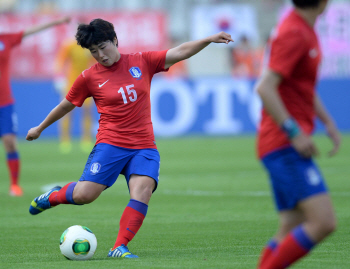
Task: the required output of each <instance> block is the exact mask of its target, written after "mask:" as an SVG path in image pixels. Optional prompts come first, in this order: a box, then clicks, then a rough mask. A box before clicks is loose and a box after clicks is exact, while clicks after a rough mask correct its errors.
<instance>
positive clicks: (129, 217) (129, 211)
mask: <svg viewBox="0 0 350 269" xmlns="http://www.w3.org/2000/svg"><path fill="white" fill-rule="evenodd" d="M147 209H148V205H146V204H144V203H142V202H140V201H137V200H134V199H130V201H129V203H128V205H127V206H126V208H125V210H124V212H123V215H122V217H121V218H120V225H119V232H118V237H117V240H116V241H115V244H114V246H113V248H112V249H115V248H116V247H119V246H120V245H125V246H126V245H127V244H128V243H129V242H130V241H131V240H132V239H133V238H134V236H135V235H136V233H137V231H138V230H139V229H140V227H141V225H142V223H143V220H144V219H145V217H146V214H147Z"/></svg>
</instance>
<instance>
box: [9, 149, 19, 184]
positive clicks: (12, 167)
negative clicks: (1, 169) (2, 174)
mask: <svg viewBox="0 0 350 269" xmlns="http://www.w3.org/2000/svg"><path fill="white" fill-rule="evenodd" d="M7 166H8V169H9V172H10V180H11V185H18V176H19V168H20V160H19V155H18V152H11V153H7Z"/></svg>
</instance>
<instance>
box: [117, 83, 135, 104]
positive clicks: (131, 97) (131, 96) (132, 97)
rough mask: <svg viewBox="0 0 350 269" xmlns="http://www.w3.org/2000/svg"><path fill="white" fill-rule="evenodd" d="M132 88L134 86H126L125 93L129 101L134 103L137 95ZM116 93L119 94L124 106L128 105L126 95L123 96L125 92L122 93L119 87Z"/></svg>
mask: <svg viewBox="0 0 350 269" xmlns="http://www.w3.org/2000/svg"><path fill="white" fill-rule="evenodd" d="M133 87H134V84H131V85H128V86H126V87H125V88H126V91H127V92H128V97H129V100H130V101H131V102H135V101H136V100H137V93H136V91H135V90H134V89H133ZM118 93H121V95H122V97H123V101H124V104H127V103H128V99H126V95H125V91H124V89H123V87H120V89H119V91H118Z"/></svg>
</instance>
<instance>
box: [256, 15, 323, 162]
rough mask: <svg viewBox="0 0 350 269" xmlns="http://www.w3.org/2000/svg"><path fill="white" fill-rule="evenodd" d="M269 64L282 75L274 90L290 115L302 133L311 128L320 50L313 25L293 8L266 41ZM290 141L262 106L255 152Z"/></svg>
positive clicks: (288, 143)
mask: <svg viewBox="0 0 350 269" xmlns="http://www.w3.org/2000/svg"><path fill="white" fill-rule="evenodd" d="M269 49H270V56H269V61H268V66H269V68H270V69H271V70H272V71H274V72H276V73H278V74H280V75H281V76H282V77H283V79H282V82H281V84H280V85H279V87H278V92H279V94H280V96H281V98H282V101H283V103H284V105H285V106H286V108H287V110H288V112H289V113H290V114H291V116H292V117H294V118H295V119H296V121H297V122H298V123H299V125H300V127H301V129H302V130H303V131H304V132H305V133H306V134H310V133H312V131H313V129H314V118H315V109H314V96H315V86H316V79H317V71H318V66H319V63H320V60H321V50H320V47H319V43H318V39H317V36H316V33H315V31H314V29H313V28H312V27H311V26H310V25H309V24H308V23H307V22H306V21H305V20H304V19H303V18H302V17H301V16H300V15H299V14H298V13H297V12H296V11H295V10H293V11H292V12H291V13H290V14H289V15H288V16H287V17H286V18H285V19H284V20H283V21H282V22H281V23H280V24H279V26H278V29H277V32H276V34H275V35H274V36H273V37H272V39H271V41H270V48H269ZM288 145H290V141H289V140H288V138H287V136H286V134H285V133H284V132H283V131H281V128H280V126H278V125H277V124H276V122H275V121H274V120H273V118H272V117H271V116H270V115H269V114H268V113H267V111H266V110H265V109H263V111H262V120H261V123H260V128H259V133H258V155H259V157H260V158H261V157H263V156H264V155H266V154H267V153H270V152H272V151H274V150H276V149H279V148H283V147H286V146H288Z"/></svg>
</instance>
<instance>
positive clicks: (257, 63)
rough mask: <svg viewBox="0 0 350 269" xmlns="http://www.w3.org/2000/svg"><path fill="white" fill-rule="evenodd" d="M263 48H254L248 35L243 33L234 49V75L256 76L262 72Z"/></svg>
mask: <svg viewBox="0 0 350 269" xmlns="http://www.w3.org/2000/svg"><path fill="white" fill-rule="evenodd" d="M262 55H263V52H262V49H254V48H253V47H252V45H251V43H250V41H249V39H248V37H247V36H245V35H243V36H242V37H241V39H240V41H239V43H238V45H237V46H236V47H234V48H233V49H232V65H233V67H232V75H233V76H234V77H243V78H256V77H258V76H259V74H260V69H261V62H262Z"/></svg>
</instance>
